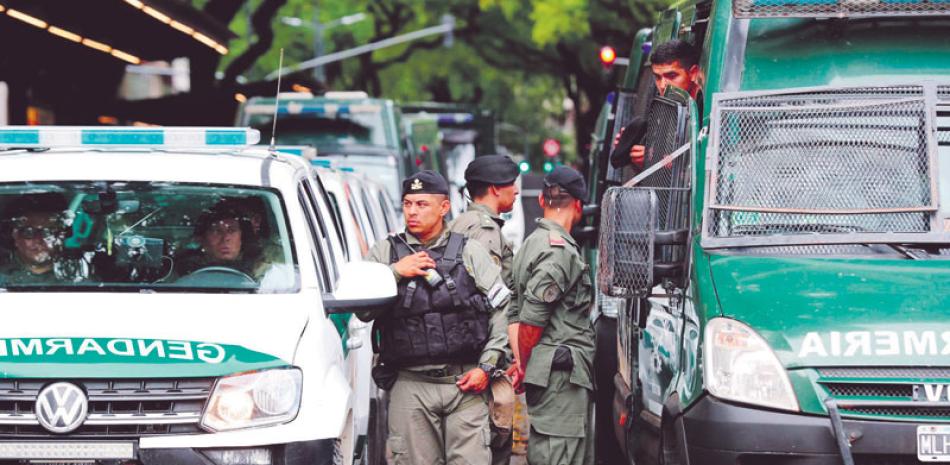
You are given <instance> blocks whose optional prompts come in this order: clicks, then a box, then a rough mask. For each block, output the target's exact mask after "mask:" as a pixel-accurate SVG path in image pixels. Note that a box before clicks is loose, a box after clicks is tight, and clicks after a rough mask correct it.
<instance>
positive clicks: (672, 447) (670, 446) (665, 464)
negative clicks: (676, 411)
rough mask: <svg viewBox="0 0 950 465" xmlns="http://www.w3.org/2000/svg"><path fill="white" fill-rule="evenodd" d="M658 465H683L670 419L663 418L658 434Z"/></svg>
mask: <svg viewBox="0 0 950 465" xmlns="http://www.w3.org/2000/svg"><path fill="white" fill-rule="evenodd" d="M659 458H660V460H659V462H660V465H685V464H686V460H684V459H683V454H682V453H681V452H680V444H679V438H677V436H676V427H674V426H673V419H672V418H664V419H663V425H662V426H661V432H660V457H659Z"/></svg>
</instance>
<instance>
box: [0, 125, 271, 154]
mask: <svg viewBox="0 0 950 465" xmlns="http://www.w3.org/2000/svg"><path fill="white" fill-rule="evenodd" d="M260 139H261V133H260V132H259V131H258V130H256V129H250V128H214V127H210V128H202V127H168V128H161V127H155V128H153V127H82V126H0V147H8V148H9V147H15V148H56V147H140V148H156V149H161V148H173V147H174V148H238V147H246V146H249V145H254V144H256V143H258V142H259V141H260Z"/></svg>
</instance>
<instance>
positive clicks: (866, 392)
mask: <svg viewBox="0 0 950 465" xmlns="http://www.w3.org/2000/svg"><path fill="white" fill-rule="evenodd" d="M817 371H818V374H819V375H820V376H821V378H820V379H819V380H818V383H819V385H821V386H822V387H823V388H824V390H825V392H826V393H827V394H828V396H830V397H831V398H833V399H835V401H836V402H837V404H838V408H839V409H840V411H841V415H842V416H846V417H848V416H850V417H864V418H867V417H887V419H888V420H906V421H915V420H916V421H920V419H926V420H933V421H948V420H950V403H942V404H936V405H935V404H934V403H928V404H929V405H928V404H925V403H924V401H926V400H927V399H926V398H925V394H924V390H923V388H922V387H921V386H922V384H923V383H925V382H928V383H935V382H936V383H943V382H946V381H945V380H950V367H854V368H821V369H818V370H817ZM876 403H879V404H881V405H875V404H876Z"/></svg>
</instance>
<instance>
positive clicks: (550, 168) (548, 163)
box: [544, 160, 554, 173]
mask: <svg viewBox="0 0 950 465" xmlns="http://www.w3.org/2000/svg"><path fill="white" fill-rule="evenodd" d="M553 170H554V162H553V161H551V160H547V161H545V162H544V172H545V173H550V172H551V171H553Z"/></svg>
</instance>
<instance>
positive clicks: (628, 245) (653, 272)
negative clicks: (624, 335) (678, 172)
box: [597, 187, 689, 298]
mask: <svg viewBox="0 0 950 465" xmlns="http://www.w3.org/2000/svg"><path fill="white" fill-rule="evenodd" d="M671 194H672V193H671V190H670V189H662V188H646V187H612V188H610V189H608V190H607V192H606V193H605V194H604V200H603V203H602V205H603V207H602V210H601V216H600V240H599V243H600V244H599V253H598V271H597V277H598V284H599V286H600V289H601V291H602V292H604V293H605V294H607V295H609V296H611V297H626V298H629V297H643V296H646V295H649V293H650V291H651V290H652V289H653V287H654V286H655V285H656V284H658V283H659V282H662V281H671V282H672V283H673V285H674V286H680V287H681V286H682V284H683V283H681V282H679V281H681V279H682V276H683V271H684V269H685V250H683V249H685V245H686V242H687V240H688V238H689V233H688V231H687V230H686V229H666V228H664V227H663V225H664V224H666V223H667V222H668V221H665V220H664V218H663V217H662V216H661V215H668V214H669V213H670V212H668V211H667V209H666V208H663V206H664V204H666V205H668V204H669V203H670V196H671Z"/></svg>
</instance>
